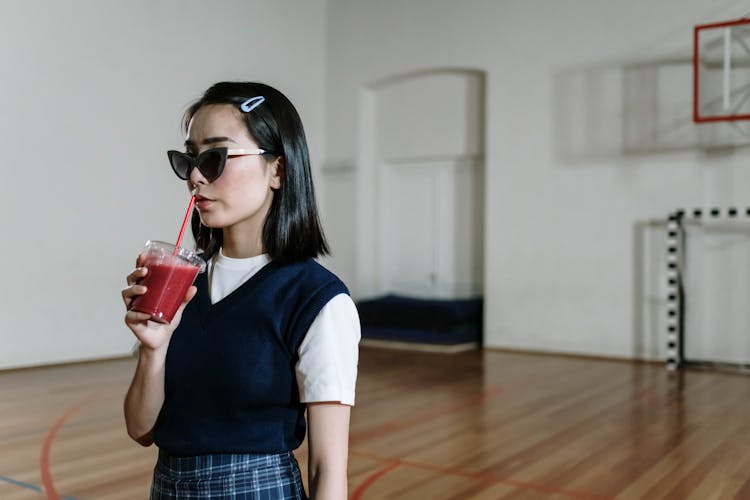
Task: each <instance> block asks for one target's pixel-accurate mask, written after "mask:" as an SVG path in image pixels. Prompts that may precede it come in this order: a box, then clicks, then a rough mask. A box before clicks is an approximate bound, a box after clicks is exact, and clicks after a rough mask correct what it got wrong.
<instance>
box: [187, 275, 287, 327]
mask: <svg viewBox="0 0 750 500" xmlns="http://www.w3.org/2000/svg"><path fill="white" fill-rule="evenodd" d="M209 265H210V262H209ZM274 267H275V263H274V262H273V261H270V262H268V263H267V264H266V265H265V266H263V267H261V268H260V269H259V270H258V272H256V273H255V274H253V275H252V276H250V278H248V280H247V281H245V282H244V283H242V284H241V285H240V286H239V287H237V289H236V290H234V291H232V292H231V293H230V294H229V295H227V296H226V297H224V298H223V299H221V300H220V301H218V302H216V303H215V304H211V291H210V290H209V288H208V272H204V273H201V274H199V275H198V277H197V278H196V280H195V286H196V287H197V288H198V293H197V294H196V297H195V298H194V299H193V300H196V301H197V305H198V311H199V313H200V314H199V316H200V320H201V324H202V325H203V327H204V328H207V327H208V326H209V325H210V323H212V322H213V320H214V319H216V318H218V317H219V316H221V315H223V314H224V313H226V312H227V311H229V310H230V309H232V308H233V307H234V306H235V305H237V303H238V302H240V301H241V300H242V299H243V298H244V297H246V296H247V295H248V294H251V293H253V291H254V290H255V289H257V288H258V287H259V286H260V284H261V283H262V282H263V281H264V280H265V278H266V276H267V275H268V273H270V272H271V270H272V269H273V268H274Z"/></svg>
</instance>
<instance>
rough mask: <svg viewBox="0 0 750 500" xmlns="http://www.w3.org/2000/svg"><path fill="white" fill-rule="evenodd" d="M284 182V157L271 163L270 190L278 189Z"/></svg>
mask: <svg viewBox="0 0 750 500" xmlns="http://www.w3.org/2000/svg"><path fill="white" fill-rule="evenodd" d="M283 180H284V157H283V156H279V157H277V158H276V159H275V160H274V161H273V163H271V183H270V184H271V189H280V188H281V183H282V182H283Z"/></svg>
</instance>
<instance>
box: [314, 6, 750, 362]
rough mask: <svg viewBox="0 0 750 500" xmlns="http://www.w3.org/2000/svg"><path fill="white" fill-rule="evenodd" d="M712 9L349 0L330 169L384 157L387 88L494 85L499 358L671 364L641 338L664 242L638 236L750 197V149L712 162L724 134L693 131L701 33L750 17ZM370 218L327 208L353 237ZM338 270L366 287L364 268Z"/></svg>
mask: <svg viewBox="0 0 750 500" xmlns="http://www.w3.org/2000/svg"><path fill="white" fill-rule="evenodd" d="M709 4H710V5H709ZM709 4H707V3H706V2H705V1H703V0H665V1H662V2H653V1H651V0H608V1H601V0H576V1H570V0H568V1H559V0H547V1H537V2H528V1H524V0H506V1H497V0H467V1H462V2H455V1H451V0H410V1H396V0H381V1H377V2H375V1H365V0H331V1H330V2H329V6H328V7H329V16H328V31H327V34H328V41H327V44H328V51H327V56H328V72H327V86H326V90H327V96H328V100H327V128H326V133H327V136H326V137H327V144H328V147H327V154H326V164H327V165H331V166H335V167H340V168H352V169H353V171H355V172H356V167H357V163H358V161H360V158H362V155H363V154H367V152H364V153H363V152H362V151H361V149H360V147H359V145H358V136H359V135H361V133H362V128H363V127H367V126H369V125H368V124H367V123H363V122H362V120H361V116H362V112H363V107H364V106H367V103H366V101H365V100H362V97H361V96H362V94H363V92H364V91H365V90H366V89H367V88H369V87H370V86H372V85H374V84H375V83H376V82H378V81H380V80H382V79H384V78H392V77H396V76H398V75H400V74H404V73H409V72H413V71H418V70H431V69H441V68H473V69H477V70H479V71H486V74H487V89H486V92H487V103H488V106H487V116H486V120H487V137H486V154H487V156H486V218H485V224H486V234H485V245H486V247H485V259H486V265H485V273H486V275H485V287H486V290H485V299H486V306H485V314H486V316H485V343H486V345H488V346H494V347H509V348H520V349H532V350H543V351H561V352H571V353H586V354H594V355H606V356H618V357H619V356H621V357H643V358H655V357H660V356H661V355H662V354H663V353H662V352H661V346H662V345H663V344H664V342H663V341H662V340H661V339H653V338H649V339H648V341H644V339H643V338H641V337H642V336H643V335H642V332H640V333H639V331H640V330H639V329H640V328H641V327H640V326H639V325H636V324H635V323H636V321H637V320H638V322H640V320H642V319H643V318H640V319H638V316H639V315H638V314H634V311H637V310H639V307H640V301H642V300H645V299H646V298H644V297H642V290H638V289H637V287H638V286H639V285H641V284H642V283H643V282H648V281H649V280H643V279H642V278H640V277H639V273H641V272H642V269H641V270H638V269H635V268H634V264H636V263H638V261H639V259H640V257H639V255H641V254H642V249H636V248H634V245H636V244H641V243H642V242H643V241H645V240H648V239H649V238H651V239H653V237H652V236H649V235H645V236H644V235H642V234H641V235H640V236H639V235H638V231H639V229H638V228H642V227H644V224H645V225H648V224H649V222H648V221H652V220H654V219H659V218H663V217H665V216H666V214H667V213H669V212H671V211H672V210H673V209H675V208H679V207H685V206H688V207H692V206H701V205H704V204H705V205H711V204H718V205H722V206H724V205H729V204H734V203H736V204H739V205H740V206H745V205H747V203H748V201H750V198H749V196H748V195H750V182H748V181H749V180H750V178H748V177H749V176H750V168H748V167H747V164H748V160H750V158H748V153H747V152H746V151H744V150H741V149H737V150H722V151H719V152H715V151H714V152H713V153H712V154H707V153H706V150H705V149H702V148H699V147H697V146H698V145H699V144H705V143H703V142H702V140H703V138H704V136H705V131H706V130H707V129H701V130H698V129H697V128H696V126H694V125H692V124H691V123H690V111H691V110H690V95H691V76H690V75H691V72H690V66H689V62H690V59H689V58H690V57H691V51H692V26H693V25H694V24H699V23H705V22H710V21H717V20H724V19H733V18H737V17H741V16H742V15H744V14H746V9H747V7H746V5H745V4H744V3H743V2H738V1H724V2H714V3H712V4H711V3H709ZM404 133H408V131H404ZM360 187H361V184H360ZM339 189H340V187H339ZM360 195H362V196H360V199H363V198H364V199H366V198H367V197H366V193H364V194H363V193H360ZM365 201H366V200H365ZM356 209H357V210H358V211H360V212H361V211H363V210H364V211H367V210H371V209H372V208H371V207H369V206H368V205H367V203H364V204H361V203H360V204H359V205H358V206H357V207H356ZM358 219H361V214H360V216H357V217H354V216H352V212H351V211H347V212H346V213H338V212H335V211H333V210H326V222H327V223H328V224H329V225H334V226H336V227H338V229H337V234H339V235H341V234H354V233H355V231H356V227H355V226H356V221H357V220H358ZM341 228H346V229H341ZM641 264H642V263H641ZM639 265H640V264H639ZM335 266H338V268H337V271H338V272H339V273H340V274H341V275H342V276H345V277H347V278H348V279H349V281H350V284H351V285H352V288H353V289H354V291H355V292H357V290H358V289H359V288H366V285H367V284H362V283H356V281H354V280H353V279H352V278H353V277H355V276H356V275H357V272H356V271H357V270H356V266H357V262H356V259H355V258H351V256H344V257H343V258H341V259H340V260H338V261H336V260H335V261H334V267H335ZM647 298H648V299H651V298H652V297H647ZM648 335H654V333H653V332H649V333H648Z"/></svg>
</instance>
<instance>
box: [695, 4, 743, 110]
mask: <svg viewBox="0 0 750 500" xmlns="http://www.w3.org/2000/svg"><path fill="white" fill-rule="evenodd" d="M738 120H750V18H745V19H736V20H733V21H724V22H717V23H711V24H702V25H698V26H695V31H694V39H693V121H694V122H695V123H708V122H720V121H728V122H729V121H738Z"/></svg>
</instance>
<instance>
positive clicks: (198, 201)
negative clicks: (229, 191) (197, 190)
mask: <svg viewBox="0 0 750 500" xmlns="http://www.w3.org/2000/svg"><path fill="white" fill-rule="evenodd" d="M213 202H214V200H212V199H211V198H206V197H205V196H203V195H200V194H199V195H196V197H195V205H196V206H197V207H198V208H199V209H201V210H203V209H206V208H208V207H209V206H211V203H213Z"/></svg>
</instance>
